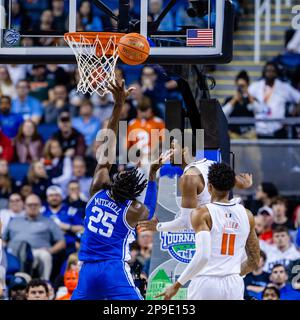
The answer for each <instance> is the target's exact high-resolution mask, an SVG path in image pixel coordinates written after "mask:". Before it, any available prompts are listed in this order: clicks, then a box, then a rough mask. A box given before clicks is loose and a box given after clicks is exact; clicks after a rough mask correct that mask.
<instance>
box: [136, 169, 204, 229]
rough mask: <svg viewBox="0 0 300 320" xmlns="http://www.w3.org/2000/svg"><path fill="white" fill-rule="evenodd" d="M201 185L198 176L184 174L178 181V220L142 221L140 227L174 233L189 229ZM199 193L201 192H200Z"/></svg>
mask: <svg viewBox="0 0 300 320" xmlns="http://www.w3.org/2000/svg"><path fill="white" fill-rule="evenodd" d="M203 187H204V186H203V183H202V181H201V178H200V176H199V175H196V174H185V175H183V176H182V177H181V179H180V191H181V194H182V200H181V208H180V215H179V217H178V218H176V219H174V220H172V221H167V222H160V223H159V222H158V220H157V219H155V220H151V221H143V222H142V223H141V227H142V229H143V230H150V231H160V232H162V231H165V232H176V231H179V230H185V229H191V228H192V225H191V213H192V211H193V209H195V208H196V207H197V194H198V192H199V188H200V190H201V188H202V189H203ZM200 192H201V191H200Z"/></svg>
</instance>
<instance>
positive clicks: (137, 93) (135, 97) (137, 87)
mask: <svg viewBox="0 0 300 320" xmlns="http://www.w3.org/2000/svg"><path fill="white" fill-rule="evenodd" d="M130 87H133V88H134V90H133V91H132V92H131V95H130V99H131V103H132V105H133V106H134V107H135V108H137V106H138V105H139V104H140V103H141V102H142V101H143V99H144V93H143V89H142V86H141V84H140V83H139V82H133V83H132V84H131V85H130Z"/></svg>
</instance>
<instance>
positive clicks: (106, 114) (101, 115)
mask: <svg viewBox="0 0 300 320" xmlns="http://www.w3.org/2000/svg"><path fill="white" fill-rule="evenodd" d="M94 105H95V107H94V110H93V115H94V117H96V118H97V119H98V122H99V123H103V122H104V121H105V120H106V119H109V118H110V116H111V114H112V110H113V105H114V102H113V99H112V96H111V94H106V95H104V96H103V97H99V99H98V101H97V102H96V104H94Z"/></svg>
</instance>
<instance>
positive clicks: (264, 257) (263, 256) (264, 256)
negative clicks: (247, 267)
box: [259, 250, 267, 261]
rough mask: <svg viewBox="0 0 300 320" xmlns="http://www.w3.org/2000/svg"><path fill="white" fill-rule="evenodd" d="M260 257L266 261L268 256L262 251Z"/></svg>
mask: <svg viewBox="0 0 300 320" xmlns="http://www.w3.org/2000/svg"><path fill="white" fill-rule="evenodd" d="M259 255H260V257H261V258H263V260H264V261H266V260H267V255H266V254H265V252H264V251H262V250H260V252H259Z"/></svg>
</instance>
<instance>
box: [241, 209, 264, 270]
mask: <svg viewBox="0 0 300 320" xmlns="http://www.w3.org/2000/svg"><path fill="white" fill-rule="evenodd" d="M246 211H247V214H248V218H249V223H250V233H249V236H248V239H247V243H246V248H245V249H246V253H247V260H246V261H245V262H243V263H242V266H241V276H245V275H247V274H248V273H250V272H252V271H253V270H256V269H257V268H258V265H259V259H260V249H259V241H258V238H257V235H256V232H255V222H254V217H253V214H252V213H251V211H249V210H246Z"/></svg>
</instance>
